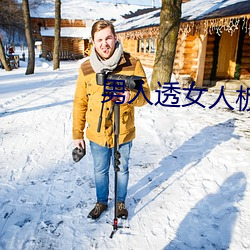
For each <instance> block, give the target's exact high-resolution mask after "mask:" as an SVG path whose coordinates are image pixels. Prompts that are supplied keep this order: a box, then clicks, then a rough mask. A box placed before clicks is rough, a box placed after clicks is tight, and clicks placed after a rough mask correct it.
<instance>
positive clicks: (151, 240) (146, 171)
mask: <svg viewBox="0 0 250 250" xmlns="http://www.w3.org/2000/svg"><path fill="white" fill-rule="evenodd" d="M20 53H22V52H20ZM26 55H27V54H26ZM81 62H82V61H66V62H65V61H64V62H61V68H60V69H59V70H55V71H53V69H52V68H53V67H52V62H47V61H45V60H44V59H41V58H38V57H37V58H36V68H35V74H33V75H28V76H26V75H25V70H26V68H25V67H26V63H25V62H22V61H21V67H20V68H18V69H14V70H12V71H11V72H5V71H4V70H0V121H1V122H0V155H1V157H0V197H1V199H0V215H1V216H0V249H3V250H13V249H15V250H16V249H58V250H59V249H60V250H64V249H65V250H68V249H77V250H78V249H126V250H128V249H143V250H149V249H159V250H160V249H165V250H169V249H185V250H186V249H190V250H191V249H232V250H234V249H250V238H249V231H250V210H249V204H250V203H249V202H250V192H249V183H250V179H249V178H250V168H249V155H250V154H249V151H250V146H249V139H250V131H249V127H250V122H249V118H250V115H249V111H248V112H247V111H244V112H243V111H242V112H240V111H238V109H237V104H236V103H235V101H236V96H227V97H226V98H227V100H228V102H229V103H230V104H231V105H232V106H233V107H235V110H233V111H232V110H230V109H228V108H227V106H226V105H225V103H224V102H223V101H222V100H221V101H220V102H219V103H218V104H217V105H216V106H215V107H214V108H213V109H208V108H205V109H203V108H201V107H200V106H198V105H190V106H187V107H180V108H173V107H163V106H160V105H156V106H155V105H149V104H147V105H146V106H144V107H141V108H136V128H137V137H136V139H135V140H134V142H133V148H132V153H131V159H130V180H129V187H128V197H127V202H126V204H127V207H128V211H129V218H128V224H129V227H130V228H129V229H127V228H120V229H118V231H117V233H116V234H115V236H114V238H113V239H110V238H109V235H110V233H111V231H112V225H110V224H108V223H107V222H110V223H111V224H112V223H113V218H114V210H113V205H114V193H113V184H114V183H113V176H114V173H113V171H112V168H111V171H110V175H111V183H110V202H109V209H108V211H107V212H106V213H105V214H104V215H103V216H102V217H101V219H100V220H99V221H98V222H92V223H90V222H89V221H88V220H87V219H86V216H87V214H88V212H89V211H90V210H91V209H92V208H93V206H94V204H95V188H94V187H95V186H94V178H93V162H92V158H91V152H90V149H89V145H88V143H87V155H86V156H85V157H84V158H83V159H82V160H81V161H80V162H79V163H74V162H73V160H72V157H71V152H72V149H73V148H74V146H73V142H72V139H71V124H72V100H73V96H74V90H75V82H76V78H77V74H78V68H79V67H80V64H81ZM145 70H146V72H147V76H148V79H150V76H151V70H150V69H148V68H145ZM183 96H184V95H182V98H181V100H182V102H183V103H187V100H185V99H184V98H183ZM217 98H218V94H213V93H208V92H206V93H204V94H203V95H202V97H201V99H200V101H201V102H202V104H204V105H205V106H206V107H208V106H209V105H211V104H213V103H214V102H215V101H216V99H217ZM156 100H157V92H152V100H151V101H152V102H153V103H156ZM97 119H98V117H97Z"/></svg>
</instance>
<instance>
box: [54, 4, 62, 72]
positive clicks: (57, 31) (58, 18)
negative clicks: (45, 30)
mask: <svg viewBox="0 0 250 250" xmlns="http://www.w3.org/2000/svg"><path fill="white" fill-rule="evenodd" d="M60 33H61V0H55V40H54V49H53V69H54V70H55V69H58V68H60V58H59V48H60V37H61V35H60Z"/></svg>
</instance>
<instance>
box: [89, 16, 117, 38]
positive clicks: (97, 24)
mask: <svg viewBox="0 0 250 250" xmlns="http://www.w3.org/2000/svg"><path fill="white" fill-rule="evenodd" d="M108 27H109V28H110V29H111V32H112V33H113V35H114V36H115V27H114V25H113V24H112V23H111V22H110V21H107V20H99V21H97V22H95V23H94V24H93V26H92V30H91V38H92V40H94V35H95V33H96V32H98V31H100V30H102V29H105V28H108Z"/></svg>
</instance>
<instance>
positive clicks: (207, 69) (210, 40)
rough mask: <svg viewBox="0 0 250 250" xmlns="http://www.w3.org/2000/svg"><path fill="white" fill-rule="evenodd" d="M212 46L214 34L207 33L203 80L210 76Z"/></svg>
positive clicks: (212, 55) (212, 54) (208, 78)
mask: <svg viewBox="0 0 250 250" xmlns="http://www.w3.org/2000/svg"><path fill="white" fill-rule="evenodd" d="M214 46H215V34H213V35H210V34H209V35H208V37H207V50H206V59H205V68H204V78H203V80H210V77H211V73H212V68H213V57H214Z"/></svg>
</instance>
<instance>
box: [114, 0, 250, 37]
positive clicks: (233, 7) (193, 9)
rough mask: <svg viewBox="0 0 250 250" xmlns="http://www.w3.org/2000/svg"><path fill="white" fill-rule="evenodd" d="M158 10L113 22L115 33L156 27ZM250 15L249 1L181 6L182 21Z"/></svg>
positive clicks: (197, 1)
mask: <svg viewBox="0 0 250 250" xmlns="http://www.w3.org/2000/svg"><path fill="white" fill-rule="evenodd" d="M160 11H161V9H160V8H156V9H155V10H154V11H152V12H149V13H146V14H142V15H137V16H135V17H134V16H133V15H132V16H133V17H131V18H127V19H119V20H117V21H116V22H114V25H115V28H116V31H117V32H122V31H127V30H132V29H139V28H143V27H150V26H158V25H159V24H160ZM247 13H250V1H249V0H191V1H189V2H186V3H183V4H182V15H181V19H182V21H194V20H201V19H209V18H216V17H223V16H230V15H231V16H233V15H241V14H247Z"/></svg>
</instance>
